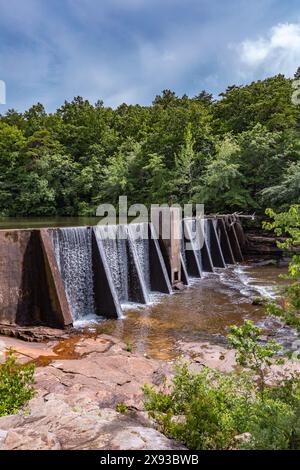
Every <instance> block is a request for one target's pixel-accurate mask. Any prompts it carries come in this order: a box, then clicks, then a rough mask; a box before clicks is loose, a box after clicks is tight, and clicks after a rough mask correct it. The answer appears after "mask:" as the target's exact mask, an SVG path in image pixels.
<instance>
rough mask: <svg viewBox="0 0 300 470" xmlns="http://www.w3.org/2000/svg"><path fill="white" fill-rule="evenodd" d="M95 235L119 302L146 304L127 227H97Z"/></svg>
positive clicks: (138, 267)
mask: <svg viewBox="0 0 300 470" xmlns="http://www.w3.org/2000/svg"><path fill="white" fill-rule="evenodd" d="M95 234H96V237H97V238H98V239H101V242H102V244H103V248H104V251H105V255H106V259H107V263H108V266H109V269H110V272H111V276H112V280H113V284H114V286H115V289H116V292H117V296H118V299H119V302H120V303H122V304H126V303H128V302H137V303H147V302H148V296H147V289H146V286H145V285H144V279H143V275H142V271H141V267H140V266H139V263H138V256H137V253H136V252H135V246H134V243H133V242H132V239H131V237H130V235H129V233H128V226H127V225H119V226H113V225H109V226H101V225H99V226H98V227H96V229H95Z"/></svg>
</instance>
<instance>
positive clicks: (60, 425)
mask: <svg viewBox="0 0 300 470" xmlns="http://www.w3.org/2000/svg"><path fill="white" fill-rule="evenodd" d="M9 347H13V348H14V349H15V350H16V351H17V355H18V358H19V361H20V362H21V363H25V362H29V361H34V362H35V363H36V364H37V368H36V373H35V382H36V390H37V393H36V396H35V397H34V398H33V399H32V400H31V401H30V402H29V403H28V405H27V406H26V407H25V408H24V409H23V410H21V411H20V412H19V413H18V414H17V415H13V416H5V417H1V418H0V449H1V450H21V449H23V450H24V449H53V450H55V449H70V450H71V449H86V450H88V449H105V450H111V449H119V450H125V449H141V450H151V449H154V450H156V449H161V450H163V449H165V450H173V449H182V448H183V446H182V445H180V444H179V443H177V442H175V441H173V440H170V439H168V438H166V437H165V436H163V435H162V434H161V433H160V432H159V431H158V429H157V428H156V425H155V423H154V422H153V421H152V420H151V419H149V417H148V415H147V413H146V412H145V411H144V407H143V393H142V390H141V389H142V386H143V385H144V384H145V383H148V384H153V385H155V386H159V385H161V384H162V382H163V380H164V378H165V377H167V378H171V377H172V374H173V370H174V360H169V361H161V360H156V359H151V358H149V357H147V356H145V355H143V354H140V353H136V352H134V351H133V352H128V351H127V349H128V345H126V344H125V343H123V342H122V341H120V340H119V339H117V338H114V337H112V336H109V335H105V334H103V335H99V336H94V337H93V336H90V337H88V336H83V337H73V338H70V339H68V340H64V341H61V342H55V341H51V342H48V343H26V342H24V341H20V340H18V339H15V338H7V337H1V338H0V348H1V350H2V352H3V351H4V349H5V348H9ZM180 354H181V355H182V356H183V358H184V359H185V360H187V361H190V367H191V369H192V370H194V371H195V372H197V371H199V370H200V369H201V368H202V367H203V366H208V367H213V368H218V369H220V370H222V371H224V372H228V371H230V370H232V369H233V368H234V367H236V364H235V359H234V352H233V351H231V350H229V349H227V348H226V347H225V346H224V345H222V344H217V343H215V344H214V343H212V342H209V341H197V342H183V341H181V342H179V343H178V355H180ZM2 360H3V356H2ZM284 368H289V369H290V370H298V371H299V372H300V366H299V364H292V363H288V364H286V365H285V366H284ZM282 372H283V368H282V367H277V368H274V369H273V371H272V374H271V377H270V380H273V379H274V378H275V377H277V376H278V375H280V374H281V373H282ZM119 404H124V405H126V409H127V410H128V411H127V412H126V413H119V412H118V411H116V410H117V405H119Z"/></svg>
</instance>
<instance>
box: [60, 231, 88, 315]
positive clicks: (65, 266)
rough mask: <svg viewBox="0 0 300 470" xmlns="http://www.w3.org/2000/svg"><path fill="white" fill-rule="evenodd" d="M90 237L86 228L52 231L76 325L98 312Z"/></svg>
mask: <svg viewBox="0 0 300 470" xmlns="http://www.w3.org/2000/svg"><path fill="white" fill-rule="evenodd" d="M91 235H92V233H91V230H90V229H88V228H86V227H74V228H60V229H56V230H53V232H52V239H53V243H54V251H55V256H56V260H57V263H58V267H59V270H60V273H61V276H62V279H63V282H64V285H65V289H66V295H67V299H68V302H69V305H70V308H71V310H72V316H73V320H74V321H75V322H76V321H78V320H81V319H82V318H83V317H86V316H89V315H95V312H96V308H95V297H94V283H93V268H92V242H91Z"/></svg>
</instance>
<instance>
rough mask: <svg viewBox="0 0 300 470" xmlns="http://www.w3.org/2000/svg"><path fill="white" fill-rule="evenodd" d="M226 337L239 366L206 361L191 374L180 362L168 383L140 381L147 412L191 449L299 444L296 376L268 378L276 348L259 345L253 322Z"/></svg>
mask: <svg viewBox="0 0 300 470" xmlns="http://www.w3.org/2000/svg"><path fill="white" fill-rule="evenodd" d="M229 342H230V344H231V345H232V346H234V347H235V348H236V350H237V353H236V358H237V362H238V363H239V364H240V365H242V366H243V367H245V369H244V370H243V371H242V372H231V373H228V374H224V373H222V372H219V371H217V370H213V369H209V368H206V367H205V368H203V370H202V371H201V372H200V373H198V374H193V373H191V372H190V371H189V368H188V365H187V364H179V365H178V366H177V368H176V375H175V377H174V378H173V380H172V382H171V384H170V385H167V384H165V385H164V387H163V389H161V390H158V391H157V390H155V388H154V387H149V386H148V385H146V386H145V387H144V394H145V408H146V410H147V411H148V412H149V415H150V416H151V417H152V418H154V419H155V420H156V421H157V423H158V424H159V427H160V429H161V431H162V432H163V433H164V434H165V435H167V436H169V437H172V438H175V439H178V440H179V441H181V442H183V443H184V444H185V445H186V446H187V447H188V448H190V449H194V450H204V449H274V450H279V449H286V450H288V449H300V377H299V376H296V375H290V376H287V377H285V378H284V379H283V380H282V381H281V382H280V383H277V384H276V385H274V386H270V385H268V384H267V382H266V380H265V378H266V369H267V368H268V367H270V365H271V364H272V363H274V362H277V358H276V353H277V352H278V348H277V347H276V346H275V345H274V344H273V343H266V344H265V345H263V343H262V342H261V338H260V335H259V329H258V327H256V326H255V325H253V323H252V322H249V321H247V322H245V324H244V325H243V326H242V327H240V328H238V327H232V328H231V334H230V335H229Z"/></svg>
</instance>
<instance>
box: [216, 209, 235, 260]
mask: <svg viewBox="0 0 300 470" xmlns="http://www.w3.org/2000/svg"><path fill="white" fill-rule="evenodd" d="M217 230H218V234H219V238H220V245H221V248H222V252H223V256H224V260H225V263H227V264H235V259H234V255H233V251H232V248H231V243H230V240H229V236H228V233H227V230H226V225H225V222H224V219H223V217H222V218H220V219H218V225H217Z"/></svg>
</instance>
